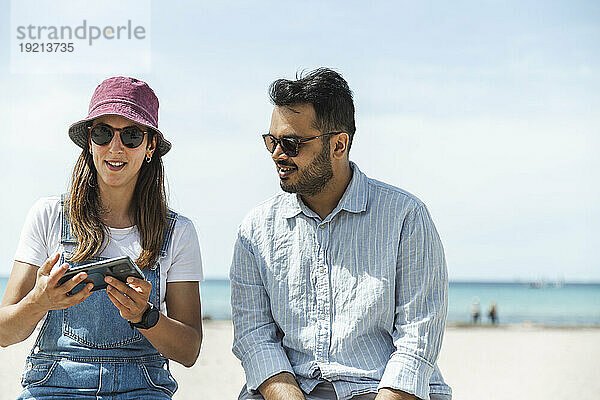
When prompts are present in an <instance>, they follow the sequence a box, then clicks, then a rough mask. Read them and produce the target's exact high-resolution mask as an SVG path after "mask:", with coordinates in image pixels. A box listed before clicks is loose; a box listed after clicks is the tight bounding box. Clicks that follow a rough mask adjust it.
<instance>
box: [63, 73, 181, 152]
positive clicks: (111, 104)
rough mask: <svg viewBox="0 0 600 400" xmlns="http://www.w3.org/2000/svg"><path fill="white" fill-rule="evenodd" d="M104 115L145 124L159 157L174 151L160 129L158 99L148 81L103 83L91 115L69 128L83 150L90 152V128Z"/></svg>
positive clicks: (118, 79) (120, 78) (116, 79)
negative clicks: (150, 131) (94, 121)
mask: <svg viewBox="0 0 600 400" xmlns="http://www.w3.org/2000/svg"><path fill="white" fill-rule="evenodd" d="M102 115H119V116H121V117H124V118H127V119H129V120H131V121H133V122H136V123H138V124H141V125H144V126H146V127H148V128H150V129H152V130H153V131H154V132H156V134H157V136H158V140H157V144H158V145H157V148H158V154H159V155H160V156H161V157H162V156H164V155H165V154H167V152H168V151H169V150H171V143H170V142H169V141H168V140H166V139H165V137H164V136H163V134H162V133H161V132H160V131H159V130H158V98H157V97H156V95H155V94H154V91H153V90H152V89H151V88H150V86H148V84H147V83H146V82H142V81H140V80H138V79H135V78H126V77H123V76H116V77H113V78H108V79H106V80H105V81H104V82H102V83H101V84H100V85H98V87H97V88H96V90H95V91H94V94H93V95H92V100H91V101H90V108H89V109H88V116H87V118H85V119H82V120H81V121H79V122H75V123H74V124H73V125H71V126H70V127H69V137H70V138H71V140H72V141H73V142H75V144H76V145H77V146H79V147H81V148H82V149H87V147H88V138H89V131H88V126H89V125H90V123H91V121H92V120H93V119H94V118H97V117H100V116H102Z"/></svg>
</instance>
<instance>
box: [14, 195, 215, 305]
mask: <svg viewBox="0 0 600 400" xmlns="http://www.w3.org/2000/svg"><path fill="white" fill-rule="evenodd" d="M60 212H61V204H60V197H59V196H53V197H44V198H42V199H40V200H38V201H37V202H36V203H35V204H34V205H33V207H32V208H31V210H30V211H29V214H28V215H27V219H26V220H25V225H24V226H23V230H22V232H21V238H20V239H19V245H18V246H17V252H16V253H15V260H16V261H22V262H25V263H28V264H32V265H35V266H38V267H39V266H41V265H42V264H43V263H44V262H45V261H46V259H48V258H49V257H50V256H52V255H54V254H56V253H58V252H60V251H61V245H60V237H61V236H60V234H61V232H60ZM108 231H109V236H110V237H109V238H108V245H107V246H106V248H105V249H104V251H103V252H102V254H100V256H101V257H107V258H113V257H120V256H129V257H131V259H132V260H136V259H137V258H138V257H139V255H140V253H141V251H142V246H141V245H140V235H139V232H138V230H137V227H136V226H132V227H129V228H123V229H117V228H108ZM158 262H159V265H160V304H161V310H162V311H165V304H164V301H165V293H166V290H167V282H181V281H202V280H203V279H204V277H203V273H202V259H201V258H200V245H199V244H198V236H197V234H196V229H195V228H194V225H193V223H192V221H190V220H189V219H187V218H186V217H184V216H182V215H179V216H178V217H177V222H176V223H175V227H174V228H173V237H172V238H171V243H170V245H169V247H168V249H167V254H166V256H165V257H160V258H159V259H158ZM58 267H59V265H58V263H56V265H55V266H54V268H58Z"/></svg>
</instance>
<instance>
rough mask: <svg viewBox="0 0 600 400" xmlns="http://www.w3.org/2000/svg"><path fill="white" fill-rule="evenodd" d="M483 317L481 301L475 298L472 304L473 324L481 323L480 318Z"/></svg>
mask: <svg viewBox="0 0 600 400" xmlns="http://www.w3.org/2000/svg"><path fill="white" fill-rule="evenodd" d="M480 316H481V307H480V305H479V299H478V298H477V297H475V298H474V299H473V302H472V303H471V318H472V321H473V324H478V323H479V317H480Z"/></svg>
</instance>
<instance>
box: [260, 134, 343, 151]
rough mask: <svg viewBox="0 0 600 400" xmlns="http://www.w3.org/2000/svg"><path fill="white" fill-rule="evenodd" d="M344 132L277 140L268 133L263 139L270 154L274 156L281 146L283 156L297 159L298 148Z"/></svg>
mask: <svg viewBox="0 0 600 400" xmlns="http://www.w3.org/2000/svg"><path fill="white" fill-rule="evenodd" d="M342 132H343V131H339V132H327V133H324V134H322V135H319V136H313V137H309V138H292V137H282V138H281V139H277V138H276V137H275V136H273V135H271V134H270V133H267V134H264V135H262V138H263V140H264V141H265V146H267V150H269V153H271V154H273V152H274V151H275V149H276V148H277V145H280V146H281V150H282V151H283V154H285V155H286V156H288V157H296V156H297V155H298V148H299V147H300V145H301V144H302V143H306V142H308V141H311V140H313V139H316V138H320V137H322V136H328V135H337V134H338V133H342Z"/></svg>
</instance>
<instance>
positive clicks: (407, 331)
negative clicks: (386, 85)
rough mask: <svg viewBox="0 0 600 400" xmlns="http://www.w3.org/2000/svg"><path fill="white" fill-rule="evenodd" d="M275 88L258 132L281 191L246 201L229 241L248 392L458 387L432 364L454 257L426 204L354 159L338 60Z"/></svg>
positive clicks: (442, 391)
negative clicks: (250, 204)
mask: <svg viewBox="0 0 600 400" xmlns="http://www.w3.org/2000/svg"><path fill="white" fill-rule="evenodd" d="M270 97H271V101H272V102H273V104H274V109H273V113H272V116H271V125H270V129H269V131H268V132H266V133H265V134H264V135H263V136H262V139H263V140H264V144H265V146H266V148H267V150H268V152H269V153H270V154H271V158H272V159H273V161H274V162H275V166H276V170H277V174H278V176H279V179H280V185H281V188H282V189H283V191H284V192H285V193H280V194H277V195H276V196H274V197H272V198H270V199H269V200H267V201H265V202H263V203H261V204H260V205H259V206H258V207H256V208H255V209H254V210H252V211H251V212H250V214H249V215H248V216H247V217H246V218H245V219H244V221H243V222H242V224H241V226H240V228H239V231H238V235H237V241H236V243H235V247H234V255H233V261H232V265H231V272H230V278H231V301H232V307H233V325H234V343H233V352H234V353H235V355H236V356H237V357H238V358H239V359H240V360H241V362H242V366H243V368H244V370H245V372H246V381H247V382H246V385H245V386H244V387H243V389H242V391H241V393H240V395H239V399H263V398H264V399H267V400H276V399H282V400H283V399H285V400H296V399H309V400H317V399H344V400H347V399H354V400H359V399H363V400H364V399H374V398H375V397H377V399H416V398H420V399H429V398H431V399H438V400H440V399H445V400H447V399H451V393H452V392H451V390H450V387H449V386H448V385H446V383H444V380H443V379H442V376H441V374H440V371H439V370H438V368H437V365H436V360H437V358H438V354H439V351H440V347H441V344H442V337H443V335H444V326H445V321H446V312H447V301H448V299H447V290H448V281H447V270H446V262H445V259H444V252H443V249H442V244H441V242H440V238H439V236H438V233H437V231H436V229H435V227H434V225H433V222H432V220H431V217H430V215H429V212H428V211H427V208H426V207H425V205H424V204H423V203H422V202H421V201H420V200H419V199H417V198H416V197H415V196H413V195H412V194H410V193H408V192H406V191H404V190H402V189H399V188H396V187H393V186H390V185H388V184H385V183H382V182H379V181H376V180H374V179H371V178H368V177H367V176H366V175H365V174H364V173H363V172H361V171H360V169H359V168H358V166H357V165H356V164H354V163H353V162H351V161H350V160H349V156H348V153H349V151H350V146H351V144H352V141H353V138H354V132H355V130H356V129H355V123H354V104H353V100H352V92H351V91H350V89H349V87H348V84H347V83H346V81H345V80H344V79H343V78H342V76H341V75H340V74H338V73H336V72H334V71H332V70H330V69H327V68H319V69H317V70H314V71H312V72H310V73H308V74H306V75H304V76H302V75H301V76H300V77H298V79H296V80H286V79H279V80H277V81H275V82H274V83H273V84H272V85H271V87H270ZM373 134H376V133H373ZM364 140H367V141H368V138H365V139H364Z"/></svg>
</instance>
